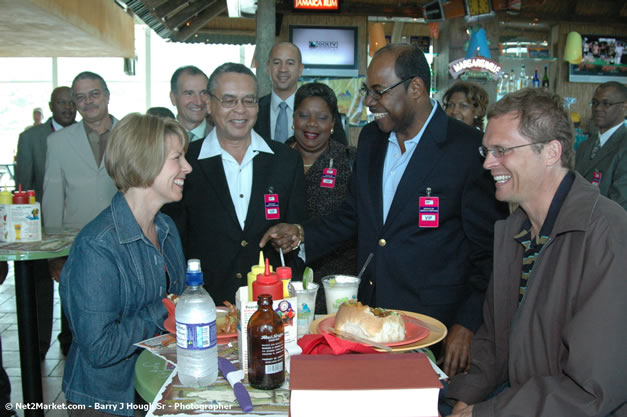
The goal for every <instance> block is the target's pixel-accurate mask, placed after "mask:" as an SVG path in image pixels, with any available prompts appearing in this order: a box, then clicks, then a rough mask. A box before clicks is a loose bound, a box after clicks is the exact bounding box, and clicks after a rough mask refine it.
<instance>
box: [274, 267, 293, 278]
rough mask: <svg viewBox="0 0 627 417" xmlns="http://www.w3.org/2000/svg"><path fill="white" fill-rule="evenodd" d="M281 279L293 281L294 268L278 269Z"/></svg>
mask: <svg viewBox="0 0 627 417" xmlns="http://www.w3.org/2000/svg"><path fill="white" fill-rule="evenodd" d="M276 274H277V275H278V276H279V279H292V268H290V267H289V266H280V267H278V268H277V269H276Z"/></svg>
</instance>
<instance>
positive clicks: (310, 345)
mask: <svg viewBox="0 0 627 417" xmlns="http://www.w3.org/2000/svg"><path fill="white" fill-rule="evenodd" d="M298 346H300V348H301V349H302V350H303V353H302V354H303V355H342V354H344V353H379V352H378V351H376V350H374V349H373V348H372V347H370V346H366V345H362V344H361V343H356V342H349V341H348V340H344V339H340V338H339V337H337V336H335V335H333V334H329V333H327V332H324V331H322V332H321V334H308V335H305V336H303V337H301V338H300V339H298Z"/></svg>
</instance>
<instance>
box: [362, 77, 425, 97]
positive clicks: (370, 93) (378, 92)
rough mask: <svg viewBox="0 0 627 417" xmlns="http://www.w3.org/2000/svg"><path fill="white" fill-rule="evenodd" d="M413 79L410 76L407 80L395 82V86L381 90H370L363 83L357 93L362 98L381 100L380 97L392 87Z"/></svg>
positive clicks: (392, 86)
mask: <svg viewBox="0 0 627 417" xmlns="http://www.w3.org/2000/svg"><path fill="white" fill-rule="evenodd" d="M414 78H415V76H412V77H409V78H405V79H404V80H401V81H399V82H397V83H396V84H394V85H391V86H389V87H388V88H384V89H383V90H375V89H370V88H368V86H367V85H366V84H365V83H364V84H362V85H361V88H360V89H359V93H360V94H361V95H362V96H364V97H368V96H370V97H372V98H373V99H375V100H381V97H383V94H385V93H387V92H388V91H390V90H391V89H393V88H394V87H397V86H399V85H401V84H403V83H404V82H407V81H409V80H412V79H414Z"/></svg>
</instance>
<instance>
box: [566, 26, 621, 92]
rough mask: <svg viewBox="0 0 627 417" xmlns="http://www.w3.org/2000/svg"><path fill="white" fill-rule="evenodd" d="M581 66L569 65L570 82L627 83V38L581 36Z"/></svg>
mask: <svg viewBox="0 0 627 417" xmlns="http://www.w3.org/2000/svg"><path fill="white" fill-rule="evenodd" d="M581 39H582V42H581V43H582V45H581V46H582V57H583V60H582V62H581V64H577V65H574V64H570V65H569V67H570V68H569V77H568V81H570V82H583V83H604V82H607V81H618V82H620V83H627V51H625V50H624V49H625V44H627V37H625V36H615V35H608V36H603V35H583V34H582V35H581Z"/></svg>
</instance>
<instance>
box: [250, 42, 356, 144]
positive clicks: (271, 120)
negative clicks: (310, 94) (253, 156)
mask: <svg viewBox="0 0 627 417" xmlns="http://www.w3.org/2000/svg"><path fill="white" fill-rule="evenodd" d="M303 68H304V66H303V59H302V56H301V53H300V49H298V46H296V45H294V44H293V43H291V42H280V43H277V44H275V45H274V46H273V47H272V49H271V50H270V55H269V56H268V62H267V63H266V70H267V71H268V74H269V75H270V79H271V80H272V93H270V94H267V95H265V96H263V97H261V98H260V99H259V117H257V122H256V123H255V132H257V133H259V134H260V135H261V136H262V137H263V138H264V139H266V140H276V141H278V142H281V143H285V141H286V140H287V139H289V138H290V137H291V136H293V135H294V127H293V124H294V123H293V114H294V96H295V94H296V89H297V88H298V78H299V77H300V76H301V74H302V73H303ZM341 120H342V119H341V117H340V115H339V114H338V115H336V116H335V126H334V127H333V131H334V134H333V135H331V139H334V140H336V141H338V142H340V143H343V144H344V145H348V142H347V139H346V133H345V132H344V128H343V127H342V122H341Z"/></svg>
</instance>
